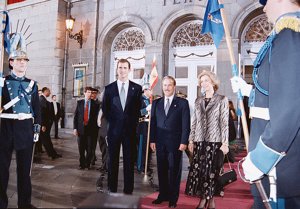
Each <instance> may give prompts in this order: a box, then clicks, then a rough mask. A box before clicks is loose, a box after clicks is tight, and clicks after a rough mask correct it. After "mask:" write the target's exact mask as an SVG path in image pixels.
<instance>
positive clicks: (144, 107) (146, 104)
mask: <svg viewBox="0 0 300 209" xmlns="http://www.w3.org/2000/svg"><path fill="white" fill-rule="evenodd" d="M142 85H143V94H142V98H141V100H142V101H141V110H140V111H141V117H140V119H139V125H138V128H137V133H138V142H139V143H138V159H137V170H138V172H142V171H144V170H145V165H146V151H147V146H149V143H148V144H147V137H148V123H149V111H150V110H151V104H150V97H151V95H152V91H151V89H150V83H149V76H148V75H146V76H144V81H143V84H142ZM150 161H151V150H150V149H149V150H148V163H147V165H148V168H149V166H150ZM147 170H149V169H147Z"/></svg>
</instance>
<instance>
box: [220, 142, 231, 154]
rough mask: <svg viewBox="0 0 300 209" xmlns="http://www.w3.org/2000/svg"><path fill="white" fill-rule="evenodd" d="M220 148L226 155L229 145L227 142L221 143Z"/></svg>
mask: <svg viewBox="0 0 300 209" xmlns="http://www.w3.org/2000/svg"><path fill="white" fill-rule="evenodd" d="M220 150H222V152H223V154H224V155H226V154H227V153H228V152H229V147H228V145H227V144H222V146H221V147H220Z"/></svg>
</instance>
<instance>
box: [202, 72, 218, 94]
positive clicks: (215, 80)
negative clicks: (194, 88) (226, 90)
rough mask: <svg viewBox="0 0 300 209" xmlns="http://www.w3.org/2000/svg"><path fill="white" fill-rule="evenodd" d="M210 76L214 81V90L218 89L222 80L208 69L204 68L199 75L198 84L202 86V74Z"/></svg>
mask: <svg viewBox="0 0 300 209" xmlns="http://www.w3.org/2000/svg"><path fill="white" fill-rule="evenodd" d="M204 75H206V76H208V77H209V78H210V80H211V82H212V85H213V88H214V91H217V90H218V89H219V85H220V80H219V79H218V78H217V76H216V74H214V73H213V72H211V71H207V70H203V71H202V72H201V73H200V74H199V75H198V84H199V86H201V80H200V79H201V77H202V76H204Z"/></svg>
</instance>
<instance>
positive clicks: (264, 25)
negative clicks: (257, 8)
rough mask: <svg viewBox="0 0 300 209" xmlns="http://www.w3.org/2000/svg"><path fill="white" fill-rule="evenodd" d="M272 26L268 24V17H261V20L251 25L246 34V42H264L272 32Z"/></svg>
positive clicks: (258, 19)
mask: <svg viewBox="0 0 300 209" xmlns="http://www.w3.org/2000/svg"><path fill="white" fill-rule="evenodd" d="M272 29H273V27H272V25H271V24H270V23H269V22H268V20H267V17H266V15H261V16H260V17H259V18H257V19H256V20H254V21H253V22H252V23H251V24H249V26H248V28H247V29H246V33H245V39H244V41H245V42H264V41H265V40H266V39H267V37H268V35H269V33H270V32H271V30H272Z"/></svg>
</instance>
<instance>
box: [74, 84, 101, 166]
mask: <svg viewBox="0 0 300 209" xmlns="http://www.w3.org/2000/svg"><path fill="white" fill-rule="evenodd" d="M92 90H93V89H92V87H86V88H85V90H84V99H82V100H79V101H78V102H77V107H76V110H75V114H74V121H73V125H74V135H75V136H78V139H77V140H78V149H79V169H80V170H82V169H85V168H87V169H90V165H91V158H92V139H93V138H95V137H97V133H98V127H97V116H98V112H99V106H98V105H97V104H96V103H95V101H94V100H92V99H91V94H92Z"/></svg>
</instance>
